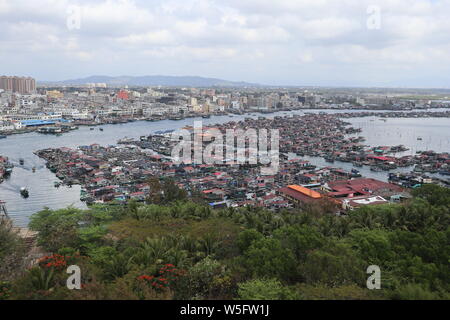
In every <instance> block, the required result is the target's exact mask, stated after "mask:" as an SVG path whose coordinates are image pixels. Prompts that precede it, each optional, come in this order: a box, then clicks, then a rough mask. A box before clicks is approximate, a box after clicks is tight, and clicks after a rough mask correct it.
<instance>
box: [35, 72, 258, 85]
mask: <svg viewBox="0 0 450 320" xmlns="http://www.w3.org/2000/svg"><path fill="white" fill-rule="evenodd" d="M87 83H106V84H107V85H108V86H111V87H122V86H126V85H128V86H131V87H133V86H166V87H260V86H261V85H259V84H255V83H247V82H236V81H227V80H222V79H215V78H204V77H196V76H160V75H155V76H142V77H132V76H120V77H109V76H91V77H87V78H82V79H74V80H64V81H39V83H38V84H40V85H65V86H69V85H75V86H80V85H85V84H87Z"/></svg>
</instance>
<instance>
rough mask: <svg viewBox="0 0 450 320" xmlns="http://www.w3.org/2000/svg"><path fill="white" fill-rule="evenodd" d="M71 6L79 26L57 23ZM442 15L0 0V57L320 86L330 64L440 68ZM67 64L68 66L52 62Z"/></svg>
mask: <svg viewBox="0 0 450 320" xmlns="http://www.w3.org/2000/svg"><path fill="white" fill-rule="evenodd" d="M71 5H78V6H80V8H81V29H80V30H69V29H68V28H67V26H66V22H67V18H68V16H67V8H68V7H69V6H71ZM368 5H377V6H379V8H380V10H381V29H380V30H368V29H367V28H366V19H367V18H368V16H367V12H366V9H367V6H368ZM449 15H450V0H340V1H335V0H245V1H242V0H221V1H217V0H184V1H183V0H166V1H163V0H154V1H144V0H136V1H133V0H101V1H95V2H94V1H89V0H77V1H74V0H43V1H39V2H37V1H27V0H15V1H8V0H0V30H2V32H1V33H0V59H2V60H3V59H5V60H6V59H7V60H8V61H11V62H13V63H9V64H8V65H7V66H5V68H6V70H5V71H4V72H6V71H8V72H9V73H11V74H13V73H15V70H17V69H20V70H29V74H31V75H35V76H36V77H38V78H41V79H52V78H60V79H63V78H70V77H73V76H82V74H77V72H79V70H83V71H84V70H86V69H84V68H82V66H87V65H86V64H87V63H89V67H90V68H89V72H91V73H95V74H98V73H100V72H105V71H106V72H110V71H111V70H114V71H116V72H117V73H121V74H127V73H132V72H133V71H134V70H139V71H142V72H145V71H147V70H148V72H149V73H154V72H158V73H170V72H174V70H176V71H177V74H196V73H198V72H206V73H207V74H201V75H206V76H217V77H222V76H225V75H222V73H224V70H225V73H226V76H228V77H232V78H233V79H236V80H247V81H252V82H262V83H286V84H294V83H295V82H296V81H297V80H298V78H297V77H295V76H293V75H295V74H298V72H300V71H301V72H303V73H302V75H303V77H304V78H305V79H307V80H308V81H311V84H321V83H328V77H329V74H330V72H337V73H339V71H340V70H341V71H342V73H344V72H348V71H351V72H350V74H357V73H358V70H359V72H364V71H361V70H370V72H371V74H372V75H376V76H374V77H373V79H382V78H383V77H386V78H389V77H392V78H393V79H395V81H402V77H403V75H402V72H401V71H398V73H396V74H393V73H392V72H386V71H387V69H388V68H390V69H389V70H394V71H393V72H397V71H396V70H410V72H412V73H414V70H417V71H416V72H417V74H416V75H415V78H417V79H420V78H421V77H420V72H422V70H424V68H426V69H427V70H428V71H429V72H428V74H430V75H432V74H436V75H437V74H444V73H448V71H449V70H448V69H449V67H447V65H448V64H447V63H448V60H449V58H448V57H449V56H450V54H449V53H450V52H449V45H447V44H448V43H450V33H449V32H448V30H450V21H449V19H448V16H449ZM17 52H20V54H16V53H17ZM102 57H108V58H102ZM149 58H151V59H149ZM35 59H39V61H41V63H48V65H47V66H46V67H43V66H42V65H40V66H39V67H37V66H36V65H34V64H33V61H35ZM55 59H56V61H55ZM50 61H51V62H52V63H50ZM68 62H69V63H70V64H71V65H72V66H73V68H72V69H73V71H70V70H69V72H70V73H71V74H66V72H68V70H67V69H64V70H63V69H61V70H59V69H56V68H54V65H55V63H68ZM19 65H20V68H19V67H17V66H19ZM118 65H119V66H120V70H117V66H118ZM305 65H308V69H303V70H301V68H304V66H305ZM78 66H80V68H78ZM205 66H207V67H205ZM243 66H245V68H243ZM2 67H3V66H2ZM296 68H299V69H298V70H297V69H296ZM43 70H45V72H44V71H43ZM63 72H64V73H63ZM80 72H81V71H80ZM306 72H309V73H308V74H306ZM377 72H378V73H377ZM410 75H411V73H409V74H408V76H410ZM405 77H406V76H405ZM354 79H355V81H361V79H364V78H363V77H355V78H354ZM371 79H372V78H370V79H369V78H367V79H366V80H363V81H366V82H365V83H361V85H365V84H367V85H369V84H371V82H370V81H371ZM405 79H406V78H405ZM421 81H422V82H423V85H426V81H427V79H425V78H424V79H422V80H421ZM336 84H337V85H338V84H339V83H336ZM399 84H400V83H399ZM443 85H446V84H443Z"/></svg>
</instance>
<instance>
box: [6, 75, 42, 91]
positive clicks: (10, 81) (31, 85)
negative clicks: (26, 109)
mask: <svg viewBox="0 0 450 320" xmlns="http://www.w3.org/2000/svg"><path fill="white" fill-rule="evenodd" d="M0 90H4V91H9V92H12V93H19V94H32V93H34V92H36V80H35V79H33V78H30V77H8V76H0Z"/></svg>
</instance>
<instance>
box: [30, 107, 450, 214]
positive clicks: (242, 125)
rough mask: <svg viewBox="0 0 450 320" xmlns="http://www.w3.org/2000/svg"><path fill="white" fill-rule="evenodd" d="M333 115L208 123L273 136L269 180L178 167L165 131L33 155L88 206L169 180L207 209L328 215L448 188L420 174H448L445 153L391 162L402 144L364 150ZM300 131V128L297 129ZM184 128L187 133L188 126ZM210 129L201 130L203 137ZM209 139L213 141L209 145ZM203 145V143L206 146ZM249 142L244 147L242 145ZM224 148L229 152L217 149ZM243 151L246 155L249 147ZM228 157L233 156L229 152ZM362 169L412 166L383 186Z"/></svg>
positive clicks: (144, 192) (144, 193)
mask: <svg viewBox="0 0 450 320" xmlns="http://www.w3.org/2000/svg"><path fill="white" fill-rule="evenodd" d="M349 125H350V124H349V123H346V122H344V121H343V120H342V119H340V117H338V116H337V115H331V114H329V115H327V114H307V115H303V116H300V115H295V116H290V117H287V116H285V117H281V116H277V117H275V118H274V119H266V118H263V117H260V118H259V119H251V118H246V119H245V120H243V121H234V122H233V121H232V122H228V123H225V124H216V125H214V126H213V127H214V128H215V129H219V130H220V131H221V132H225V131H226V130H228V129H234V130H236V129H242V130H247V129H249V128H267V129H278V130H279V132H280V142H279V145H280V149H279V152H280V163H279V168H278V170H277V171H276V172H275V173H274V174H272V175H264V174H262V171H261V170H260V169H261V166H262V165H258V164H251V165H250V164H249V163H238V162H237V161H234V162H233V161H232V162H230V161H229V160H228V161H227V159H223V160H222V161H221V162H220V161H217V162H216V163H214V164H211V165H208V164H205V163H201V164H195V163H182V164H177V163H175V162H174V161H173V158H171V150H173V148H174V147H175V145H176V144H177V143H179V141H177V140H175V139H173V137H172V136H171V133H170V132H171V130H169V131H163V132H157V133H155V134H153V135H150V136H142V137H141V138H140V139H138V140H133V139H128V138H126V139H122V140H120V141H118V144H117V145H115V146H100V145H98V144H94V145H90V146H80V147H78V148H77V149H69V148H58V149H46V150H40V151H37V152H36V154H37V155H38V156H39V157H41V158H43V159H45V160H46V161H47V167H48V168H49V169H50V170H51V171H53V172H54V173H55V174H56V176H57V177H58V178H59V179H60V181H59V182H56V184H55V187H59V186H60V185H61V184H65V185H75V184H80V185H81V186H82V190H81V199H82V200H83V201H86V202H87V203H89V204H92V203H108V202H119V203H120V202H125V201H128V200H129V199H135V200H137V201H145V200H146V199H147V197H148V194H149V191H150V188H151V187H150V185H151V184H150V183H149V181H150V179H151V178H152V177H158V178H160V177H161V178H163V179H168V178H169V179H173V181H174V182H175V184H176V185H177V186H178V187H180V188H181V189H184V190H186V191H187V193H188V194H189V195H191V196H193V195H194V194H195V195H196V196H197V195H200V197H201V198H202V199H203V200H205V201H207V202H208V203H209V204H210V205H211V206H212V207H214V208H221V207H240V206H256V207H265V208H268V209H270V210H275V211H277V210H280V209H282V208H292V207H303V206H314V205H315V204H317V205H320V206H322V207H323V205H324V203H328V204H330V205H332V207H333V208H335V209H334V210H336V213H339V214H342V213H345V212H346V211H348V210H352V209H354V208H357V207H361V206H365V205H378V204H386V203H390V202H399V201H402V200H404V199H408V198H409V197H410V195H409V192H408V190H410V189H411V188H416V187H418V186H420V185H422V184H427V183H436V184H441V185H443V186H449V181H448V180H446V179H438V178H434V177H431V176H428V175H427V174H428V173H439V174H441V176H442V177H444V176H445V175H449V174H450V155H449V154H448V153H441V154H437V153H434V152H421V153H418V154H416V155H409V156H395V155H396V154H397V153H400V154H401V153H402V152H404V151H406V150H407V148H405V147H404V146H378V147H369V146H365V145H364V144H363V141H364V138H362V137H359V136H358V133H359V132H360V129H355V128H352V127H349ZM299 127H301V128H302V130H298V128H299ZM184 129H185V130H187V131H188V132H190V133H191V135H192V136H193V135H194V128H193V127H189V126H188V127H185V128H184ZM209 129H211V128H203V129H202V130H203V131H202V133H201V134H202V135H203V136H205V135H209V134H210V133H209V132H210V130H209ZM211 141H213V139H212V140H211ZM209 143H210V142H203V144H204V145H205V146H206V145H207V144H209ZM247 143H249V141H247ZM217 147H218V148H223V150H222V151H223V153H224V154H225V149H226V148H227V147H229V146H227V145H218V146H217ZM247 147H248V148H246V152H247V154H246V155H247V156H248V153H249V150H250V145H247ZM233 152H234V150H233ZM305 155H307V156H315V157H322V158H324V159H326V161H328V162H329V163H330V166H327V167H320V168H319V167H317V166H314V165H312V164H311V163H310V162H309V161H305V160H302V157H303V156H305ZM335 161H336V162H351V163H353V166H354V169H352V170H351V171H350V172H346V171H344V170H342V169H339V168H338V167H339V165H337V166H334V165H333V163H334V162H335ZM363 166H369V167H370V168H371V170H374V171H378V170H381V171H386V174H388V172H389V171H390V170H393V169H396V168H398V167H411V168H412V167H413V166H414V170H413V171H412V172H411V173H408V174H399V173H389V177H390V178H389V182H383V181H379V180H376V179H369V178H365V177H362V175H361V174H360V172H359V171H358V170H357V169H356V168H357V167H363Z"/></svg>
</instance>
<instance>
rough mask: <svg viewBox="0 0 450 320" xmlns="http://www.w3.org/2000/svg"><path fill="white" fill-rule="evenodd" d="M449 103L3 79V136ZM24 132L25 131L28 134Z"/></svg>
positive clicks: (291, 91) (320, 93)
mask: <svg viewBox="0 0 450 320" xmlns="http://www.w3.org/2000/svg"><path fill="white" fill-rule="evenodd" d="M448 106H450V102H445V101H440V102H436V101H428V102H426V101H421V102H418V101H409V100H402V99H397V98H393V97H390V98H388V97H387V96H385V95H384V96H383V95H371V94H364V93H358V94H354V93H347V94H343V93H336V92H333V91H330V92H328V91H314V92H313V91H308V90H301V89H267V88H266V89H264V88H236V89H232V88H168V87H153V88H144V87H136V88H128V87H125V88H121V89H120V88H108V86H107V85H106V84H105V83H90V84H87V85H86V86H85V87H45V88H44V87H41V88H38V89H36V84H35V81H34V79H32V78H19V77H1V78H0V131H1V132H13V131H17V130H19V131H20V130H25V129H27V127H28V126H27V125H26V124H23V123H22V121H24V120H43V121H46V120H54V119H65V120H70V121H74V122H76V123H78V124H80V125H83V124H90V125H95V124H103V123H114V122H115V121H118V120H122V121H123V120H124V119H125V120H129V121H133V120H150V121H155V120H162V119H173V120H179V119H183V118H186V117H195V116H209V115H224V114H244V113H249V112H259V113H271V112H276V111H283V110H285V111H289V110H297V109H361V108H362V109H378V108H385V109H391V110H409V109H411V108H425V107H426V108H429V107H448ZM25 131H26V130H25Z"/></svg>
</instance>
